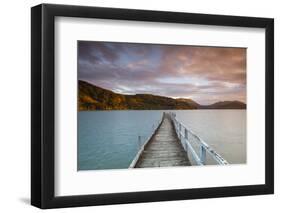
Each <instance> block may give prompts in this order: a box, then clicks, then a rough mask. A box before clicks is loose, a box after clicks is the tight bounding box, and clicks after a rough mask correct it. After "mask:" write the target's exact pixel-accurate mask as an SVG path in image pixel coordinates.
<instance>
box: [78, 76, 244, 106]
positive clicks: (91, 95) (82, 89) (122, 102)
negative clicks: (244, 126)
mask: <svg viewBox="0 0 281 213" xmlns="http://www.w3.org/2000/svg"><path fill="white" fill-rule="evenodd" d="M78 87H79V94H78V108H79V110H80V111H84V110H169V109H170V110H172V109H246V104H244V103H242V102H239V101H224V102H217V103H214V104H212V105H208V106H202V105H200V104H198V103H196V102H195V101H193V100H192V99H185V98H178V99H174V98H169V97H164V96H157V95H152V94H136V95H123V94H119V93H115V92H112V91H110V90H107V89H103V88H101V87H98V86H95V85H92V84H90V83H88V82H86V81H82V80H79V81H78ZM239 107H240V108H239Z"/></svg>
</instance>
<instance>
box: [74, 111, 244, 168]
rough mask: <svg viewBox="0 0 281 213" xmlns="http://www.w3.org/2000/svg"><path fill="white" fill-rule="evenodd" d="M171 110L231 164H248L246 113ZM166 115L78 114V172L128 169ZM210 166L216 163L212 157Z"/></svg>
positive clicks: (208, 158) (130, 113) (144, 113)
mask: <svg viewBox="0 0 281 213" xmlns="http://www.w3.org/2000/svg"><path fill="white" fill-rule="evenodd" d="M170 111H171V112H175V113H176V117H177V119H178V120H179V121H181V122H182V123H183V124H184V125H185V126H186V127H188V128H190V129H191V130H192V131H193V132H195V133H196V134H197V135H199V136H200V138H202V139H203V140H204V141H205V142H206V143H207V144H209V145H210V146H211V147H212V148H213V149H214V150H215V151H217V152H218V153H219V154H220V155H221V156H222V157H223V158H225V159H226V160H227V161H228V162H229V163H231V164H243V163H246V110H170ZM170 111H165V112H170ZM163 112H164V110H130V111H126V110H124V111H83V112H78V170H99V169H124V168H128V167H129V165H130V163H131V161H132V160H133V159H134V157H135V155H136V154H137V152H138V150H139V148H140V147H141V145H142V144H143V143H144V142H145V141H146V139H147V138H148V137H149V136H150V135H151V133H152V131H153V129H154V128H155V127H156V126H157V125H158V123H159V122H160V120H161V117H162V113H163ZM207 164H214V161H212V159H211V158H210V157H209V156H208V157H207Z"/></svg>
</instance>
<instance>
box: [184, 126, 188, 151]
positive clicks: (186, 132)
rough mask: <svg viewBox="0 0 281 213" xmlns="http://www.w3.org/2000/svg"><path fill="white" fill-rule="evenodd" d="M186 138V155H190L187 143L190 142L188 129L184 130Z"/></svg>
mask: <svg viewBox="0 0 281 213" xmlns="http://www.w3.org/2000/svg"><path fill="white" fill-rule="evenodd" d="M184 138H185V140H186V142H185V143H184V144H185V151H186V153H187V154H188V145H187V143H188V142H187V141H188V131H187V129H186V128H184Z"/></svg>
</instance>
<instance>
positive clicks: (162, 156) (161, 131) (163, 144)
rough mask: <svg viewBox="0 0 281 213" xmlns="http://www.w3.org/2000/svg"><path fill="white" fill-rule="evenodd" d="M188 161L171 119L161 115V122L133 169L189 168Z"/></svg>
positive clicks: (168, 116) (167, 115) (165, 114)
mask: <svg viewBox="0 0 281 213" xmlns="http://www.w3.org/2000/svg"><path fill="white" fill-rule="evenodd" d="M190 165H191V164H190V161H189V159H188V157H187V154H186V152H185V151H184V149H183V147H182V145H181V144H180V141H179V139H178V137H177V135H176V132H175V129H174V126H173V123H172V120H171V117H170V115H169V114H167V113H164V114H163V121H162V122H161V124H160V126H159V127H158V129H157V130H156V132H155V134H154V135H153V137H152V138H151V139H150V140H149V141H148V143H147V144H146V145H145V147H144V150H143V152H142V153H141V155H140V156H139V159H138V160H137V162H136V164H135V166H134V167H135V168H149V167H170V166H190Z"/></svg>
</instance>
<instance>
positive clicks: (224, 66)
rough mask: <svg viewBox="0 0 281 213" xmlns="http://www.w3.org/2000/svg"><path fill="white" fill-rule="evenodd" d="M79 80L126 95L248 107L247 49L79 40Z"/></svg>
mask: <svg viewBox="0 0 281 213" xmlns="http://www.w3.org/2000/svg"><path fill="white" fill-rule="evenodd" d="M78 79H79V80H85V81H87V82H89V83H92V84H94V85H96V86H99V87H102V88H105V89H108V90H112V91H114V92H117V93H122V94H140V93H145V94H154V95H161V96H167V97H173V98H191V99H193V100H194V101H196V102H198V103H200V104H212V103H214V102H217V101H226V100H228V101H232V100H238V101H242V102H244V103H246V49H245V48H218V47H196V46H184V45H161V44H136V43H114V42H92V41H79V42H78Z"/></svg>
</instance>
